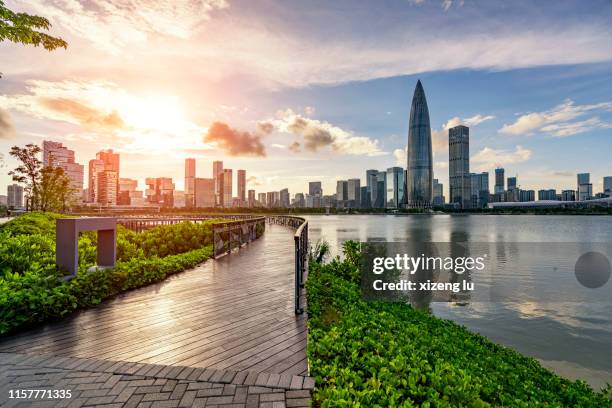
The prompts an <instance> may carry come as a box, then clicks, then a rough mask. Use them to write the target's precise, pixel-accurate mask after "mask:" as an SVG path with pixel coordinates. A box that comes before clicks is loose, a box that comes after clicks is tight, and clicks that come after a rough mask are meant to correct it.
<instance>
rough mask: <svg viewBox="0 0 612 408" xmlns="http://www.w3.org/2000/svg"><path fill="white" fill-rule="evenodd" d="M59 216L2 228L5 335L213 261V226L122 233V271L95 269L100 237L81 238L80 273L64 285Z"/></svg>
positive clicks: (37, 216)
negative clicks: (57, 235) (58, 251)
mask: <svg viewBox="0 0 612 408" xmlns="http://www.w3.org/2000/svg"><path fill="white" fill-rule="evenodd" d="M59 217H60V216H59V215H56V214H48V213H30V214H25V215H23V216H20V217H17V218H16V219H14V220H11V221H10V222H8V223H6V224H3V225H2V226H0V334H5V333H8V332H10V331H13V330H15V329H18V328H21V327H24V326H27V325H31V324H35V323H39V322H43V321H45V320H48V319H52V318H58V317H62V316H65V315H66V314H68V313H71V312H72V311H74V310H76V309H79V308H83V307H90V306H95V305H97V304H99V303H100V302H101V301H102V300H104V299H106V298H109V297H111V296H115V295H117V294H119V293H121V292H123V291H126V290H130V289H134V288H137V287H140V286H143V285H147V284H150V283H153V282H159V281H161V280H163V279H165V278H166V277H167V276H168V275H170V274H173V273H176V272H180V271H182V270H184V269H186V268H190V267H193V266H195V265H197V264H199V263H201V262H203V261H205V260H206V259H208V258H210V257H211V256H212V224H213V223H214V222H216V221H215V220H210V221H206V222H203V223H197V224H196V223H189V222H185V223H180V224H175V225H164V226H159V227H156V228H153V229H151V230H148V231H145V232H142V233H135V232H133V231H130V230H127V229H126V228H123V227H121V226H119V227H118V229H117V265H116V267H115V268H113V269H110V270H100V271H96V272H91V273H89V272H87V269H88V267H89V266H92V265H94V264H95V259H96V234H95V233H94V232H87V233H83V234H81V236H80V238H79V271H78V273H77V276H76V278H74V279H72V280H71V281H69V282H64V281H63V280H62V279H61V277H62V273H61V272H60V271H59V270H58V269H57V267H56V265H55V222H56V219H57V218H59Z"/></svg>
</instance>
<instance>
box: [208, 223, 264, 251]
mask: <svg viewBox="0 0 612 408" xmlns="http://www.w3.org/2000/svg"><path fill="white" fill-rule="evenodd" d="M265 229H266V217H250V218H245V219H240V220H234V221H226V222H218V223H214V224H213V226H212V232H213V256H214V257H215V258H220V257H221V256H223V255H226V254H229V253H230V252H232V249H234V248H239V247H241V246H243V245H246V244H248V243H249V242H251V241H254V240H256V239H257V238H259V237H260V236H261V235H262V234H263V233H264V231H265Z"/></svg>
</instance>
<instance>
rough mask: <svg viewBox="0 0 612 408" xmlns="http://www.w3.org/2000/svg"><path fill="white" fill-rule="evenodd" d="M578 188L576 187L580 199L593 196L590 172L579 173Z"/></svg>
mask: <svg viewBox="0 0 612 408" xmlns="http://www.w3.org/2000/svg"><path fill="white" fill-rule="evenodd" d="M576 178H577V184H578V188H577V189H576V191H577V192H578V193H577V197H576V198H577V199H578V201H585V200H590V199H591V197H592V196H593V185H592V184H591V181H590V179H591V174H590V173H579V174H578V175H577V177H576Z"/></svg>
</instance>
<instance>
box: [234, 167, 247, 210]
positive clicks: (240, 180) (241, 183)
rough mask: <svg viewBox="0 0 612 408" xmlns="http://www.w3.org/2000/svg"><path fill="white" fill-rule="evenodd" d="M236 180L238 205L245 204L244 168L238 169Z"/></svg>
mask: <svg viewBox="0 0 612 408" xmlns="http://www.w3.org/2000/svg"><path fill="white" fill-rule="evenodd" d="M236 182H237V184H238V200H240V205H241V206H243V205H246V170H238V176H237V178H236Z"/></svg>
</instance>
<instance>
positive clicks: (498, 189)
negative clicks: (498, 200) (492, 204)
mask: <svg viewBox="0 0 612 408" xmlns="http://www.w3.org/2000/svg"><path fill="white" fill-rule="evenodd" d="M504 190H505V188H504V169H503V168H501V167H500V168H497V169H495V194H503V192H504Z"/></svg>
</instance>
